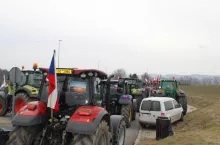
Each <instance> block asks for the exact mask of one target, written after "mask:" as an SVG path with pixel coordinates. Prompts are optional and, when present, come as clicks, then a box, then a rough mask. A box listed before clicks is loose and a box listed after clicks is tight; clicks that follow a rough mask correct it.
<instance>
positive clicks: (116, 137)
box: [113, 120, 126, 145]
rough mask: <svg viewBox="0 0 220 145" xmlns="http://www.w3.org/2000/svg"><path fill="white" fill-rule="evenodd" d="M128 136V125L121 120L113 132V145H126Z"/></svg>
mask: <svg viewBox="0 0 220 145" xmlns="http://www.w3.org/2000/svg"><path fill="white" fill-rule="evenodd" d="M125 136H126V124H125V121H124V120H121V122H120V123H119V125H118V127H117V129H116V130H115V132H113V145H124V144H125Z"/></svg>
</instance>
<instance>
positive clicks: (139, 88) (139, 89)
mask: <svg viewBox="0 0 220 145" xmlns="http://www.w3.org/2000/svg"><path fill="white" fill-rule="evenodd" d="M131 95H132V96H133V98H135V99H136V101H137V108H136V111H137V112H139V108H140V105H141V101H142V100H143V99H144V98H147V97H148V96H149V94H148V91H147V90H145V88H144V82H143V81H141V80H139V79H134V80H133V82H132V84H131Z"/></svg>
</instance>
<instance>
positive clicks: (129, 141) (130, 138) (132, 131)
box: [125, 113, 140, 145]
mask: <svg viewBox="0 0 220 145" xmlns="http://www.w3.org/2000/svg"><path fill="white" fill-rule="evenodd" d="M139 129H140V125H139V123H138V113H136V120H134V121H133V122H132V123H131V126H130V127H129V128H127V130H126V137H125V145H134V144H135V141H136V138H137V136H138V133H139Z"/></svg>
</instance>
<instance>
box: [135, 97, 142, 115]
mask: <svg viewBox="0 0 220 145" xmlns="http://www.w3.org/2000/svg"><path fill="white" fill-rule="evenodd" d="M143 98H144V96H142V95H139V96H137V109H136V110H137V112H139V108H140V105H141V101H142V100H143Z"/></svg>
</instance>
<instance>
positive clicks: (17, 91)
mask: <svg viewBox="0 0 220 145" xmlns="http://www.w3.org/2000/svg"><path fill="white" fill-rule="evenodd" d="M21 92H25V93H27V94H28V96H30V95H31V91H30V90H28V89H27V88H25V87H21V88H18V89H17V90H16V91H15V95H17V94H18V93H21Z"/></svg>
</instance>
